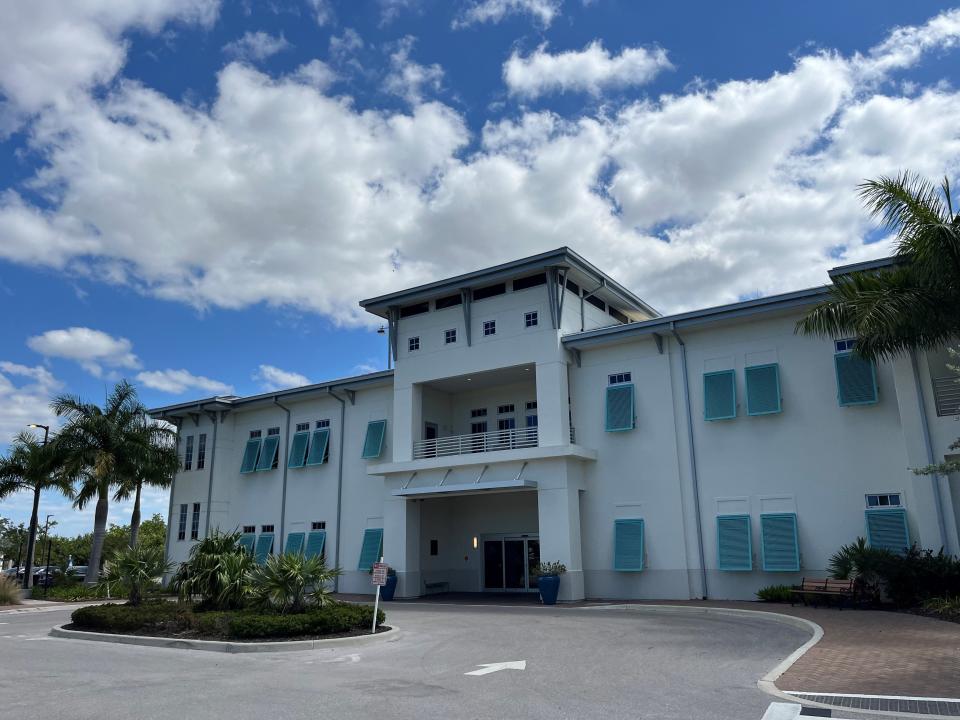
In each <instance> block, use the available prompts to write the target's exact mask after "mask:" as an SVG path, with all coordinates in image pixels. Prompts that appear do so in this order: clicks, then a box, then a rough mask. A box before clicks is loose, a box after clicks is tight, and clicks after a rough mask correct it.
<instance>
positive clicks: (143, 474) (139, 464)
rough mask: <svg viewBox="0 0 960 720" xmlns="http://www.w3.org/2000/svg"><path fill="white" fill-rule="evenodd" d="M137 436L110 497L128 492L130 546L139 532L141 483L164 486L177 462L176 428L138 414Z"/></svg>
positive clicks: (118, 497) (119, 498) (174, 469)
mask: <svg viewBox="0 0 960 720" xmlns="http://www.w3.org/2000/svg"><path fill="white" fill-rule="evenodd" d="M138 435H139V437H137V438H135V442H134V443H132V445H133V448H132V449H133V452H132V453H131V455H130V457H129V458H128V462H126V463H125V464H126V465H127V467H125V468H124V471H123V473H122V475H123V476H124V482H121V483H120V484H119V485H118V486H117V490H116V492H115V493H114V496H113V499H114V500H118V501H119V500H126V499H128V498H129V497H130V495H131V494H132V495H133V497H134V500H133V515H132V517H131V518H130V547H134V546H135V545H136V544H137V538H138V535H139V533H140V496H141V494H142V491H143V486H144V485H149V486H150V487H155V488H161V489H164V488H168V487H170V485H171V483H172V482H173V476H174V474H175V473H176V472H177V469H178V468H179V466H180V458H179V456H178V455H177V447H176V436H177V434H176V432H175V431H174V430H172V429H170V428H169V427H167V426H166V425H161V424H159V423H155V422H152V421H151V420H150V419H149V418H148V417H147V416H146V414H145V413H144V414H143V415H142V416H141V417H140V421H139V428H138Z"/></svg>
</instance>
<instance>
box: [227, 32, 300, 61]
mask: <svg viewBox="0 0 960 720" xmlns="http://www.w3.org/2000/svg"><path fill="white" fill-rule="evenodd" d="M290 47H292V46H291V45H290V43H289V42H287V39H286V38H285V37H284V36H283V33H281V34H280V35H271V34H269V33H265V32H263V31H257V32H247V33H244V34H243V36H242V37H239V38H237V39H236V40H233V41H232V42H228V43H227V44H226V45H224V46H223V52H224V53H226V54H227V55H229V56H230V57H233V58H237V59H238V60H266V59H267V58H268V57H272V56H273V55H276V54H277V53H279V52H283V51H284V50H287V49H289V48H290Z"/></svg>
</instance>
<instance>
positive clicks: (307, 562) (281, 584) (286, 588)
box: [247, 553, 340, 614]
mask: <svg viewBox="0 0 960 720" xmlns="http://www.w3.org/2000/svg"><path fill="white" fill-rule="evenodd" d="M339 574H340V570H338V569H336V568H334V569H327V566H326V564H325V563H324V562H323V560H322V559H320V558H319V557H312V558H308V557H304V556H303V555H302V554H300V553H284V554H283V555H271V556H269V557H268V558H267V559H266V562H264V563H263V564H262V565H254V566H253V567H252V568H251V569H250V570H249V571H248V572H247V582H248V584H249V588H248V594H249V596H250V599H251V600H252V601H253V602H254V603H255V604H256V605H258V606H259V607H260V608H262V609H265V610H271V611H276V612H279V613H281V614H283V613H291V614H296V613H301V612H303V611H304V610H306V609H307V608H308V607H310V606H318V607H324V606H325V605H328V604H330V603H332V602H333V598H332V596H331V593H330V590H329V587H328V586H329V584H330V583H331V582H333V579H334V578H335V577H337V575H339Z"/></svg>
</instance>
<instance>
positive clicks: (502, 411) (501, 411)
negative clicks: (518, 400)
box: [497, 403, 514, 415]
mask: <svg viewBox="0 0 960 720" xmlns="http://www.w3.org/2000/svg"><path fill="white" fill-rule="evenodd" d="M512 412H514V407H513V403H510V404H509V405H497V415H509V414H510V413H512Z"/></svg>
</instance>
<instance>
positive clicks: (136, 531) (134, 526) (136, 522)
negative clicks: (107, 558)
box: [130, 480, 143, 547]
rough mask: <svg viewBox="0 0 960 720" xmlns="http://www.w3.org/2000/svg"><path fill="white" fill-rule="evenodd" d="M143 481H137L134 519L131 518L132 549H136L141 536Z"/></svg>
mask: <svg viewBox="0 0 960 720" xmlns="http://www.w3.org/2000/svg"><path fill="white" fill-rule="evenodd" d="M142 489H143V481H141V480H137V493H136V495H135V497H134V500H133V517H131V518H130V547H136V545H137V540H138V539H139V536H140V491H141V490H142Z"/></svg>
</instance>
